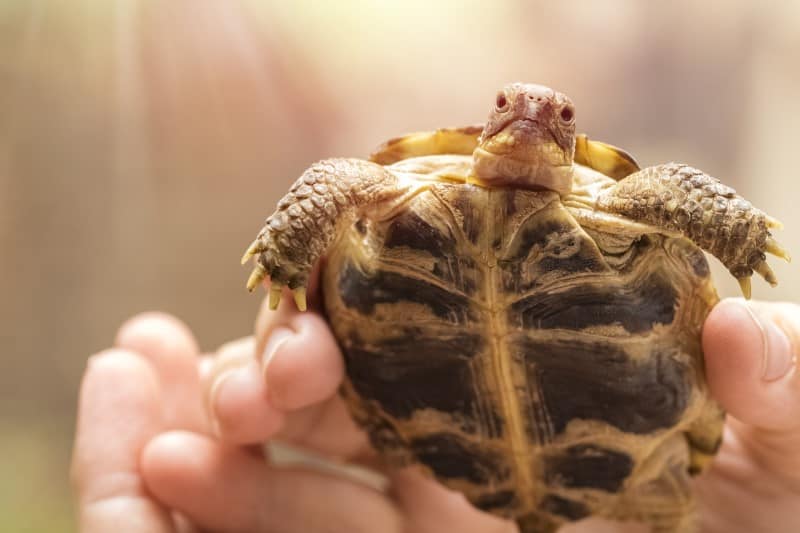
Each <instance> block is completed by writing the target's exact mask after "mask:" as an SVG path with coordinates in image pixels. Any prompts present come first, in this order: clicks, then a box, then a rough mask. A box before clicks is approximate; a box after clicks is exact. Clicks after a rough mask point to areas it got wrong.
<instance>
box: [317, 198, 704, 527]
mask: <svg viewBox="0 0 800 533" xmlns="http://www.w3.org/2000/svg"><path fill="white" fill-rule="evenodd" d="M366 231H367V233H368V234H367V235H362V234H359V232H358V231H355V230H354V231H352V232H351V233H350V234H349V235H348V236H346V237H345V238H344V239H343V240H342V241H341V244H340V246H338V247H337V248H336V249H335V250H334V252H333V253H332V254H331V255H330V257H329V258H328V267H327V270H326V271H325V273H324V275H325V279H324V284H325V299H326V300H325V301H326V310H327V312H328V315H329V318H330V320H331V324H332V325H333V327H334V330H335V333H336V335H337V338H338V339H340V341H341V344H342V348H343V352H344V355H345V361H346V365H347V373H348V376H349V380H350V381H349V384H348V387H350V389H349V390H351V391H352V392H353V393H354V394H352V395H349V396H350V397H348V402H349V404H350V406H351V408H352V409H353V411H354V412H355V413H357V418H359V415H358V413H360V419H361V420H362V422H363V421H364V420H367V422H368V423H366V427H368V428H370V427H373V428H379V431H380V435H374V434H373V435H372V440H373V443H374V444H376V445H377V446H378V447H379V448H380V449H383V450H388V449H391V450H392V454H391V456H392V457H395V458H398V457H399V459H397V462H399V463H403V462H419V463H420V464H422V465H423V466H424V467H425V468H427V470H428V471H429V472H430V473H431V474H432V475H434V476H436V477H437V478H438V479H439V480H440V481H442V482H443V483H445V484H446V485H448V486H450V487H452V488H454V489H457V490H460V491H462V492H464V493H465V495H466V496H467V497H468V498H469V499H470V501H471V502H472V503H473V504H474V505H476V506H477V507H479V508H481V509H484V510H487V511H490V512H493V513H495V514H498V515H501V516H507V517H521V516H525V517H528V518H526V520H533V521H534V522H536V521H540V520H541V521H542V522H541V523H562V522H564V521H570V520H577V519H580V518H583V517H585V516H588V515H589V514H593V513H598V512H599V513H603V512H605V513H610V512H611V511H610V510H609V509H612V508H614V505H616V504H615V502H616V501H617V499H615V498H619V497H622V495H624V494H626V493H627V492H629V491H630V492H635V491H636V488H637V484H638V483H640V482H639V481H638V479H637V477H636V466H637V465H638V464H639V463H640V462H641V461H643V460H645V459H646V457H642V456H641V449H642V442H644V441H643V439H654V440H659V441H662V440H664V441H665V440H666V439H668V438H669V437H670V436H671V435H674V434H675V432H678V431H686V430H687V426H688V425H689V423H690V422H691V420H684V418H686V413H688V412H690V407H692V406H693V405H695V403H693V402H699V401H701V400H702V398H700V395H698V394H695V393H694V391H696V390H697V386H698V385H697V380H698V379H699V372H701V370H698V367H699V361H700V357H701V356H700V353H699V345H693V344H692V343H691V342H690V341H688V340H687V339H696V338H698V337H699V330H698V326H697V323H698V316H701V317H702V316H704V313H706V312H707V311H708V309H707V307H708V305H710V304H711V303H713V302H710V301H708V302H705V301H703V300H702V299H701V298H695V299H694V300H692V302H693V303H692V304H691V305H687V304H684V303H683V300H682V295H688V294H695V293H697V292H698V291H701V290H702V289H703V287H710V281H709V279H708V267H707V265H706V263H705V259H704V257H703V255H702V253H701V252H699V251H698V250H697V249H696V248H694V247H692V246H686V245H683V244H681V245H680V246H672V245H670V244H669V243H670V242H673V241H670V240H669V239H667V238H665V237H660V236H658V235H654V236H650V237H648V238H644V239H640V240H638V241H636V242H635V243H633V244H632V246H634V247H635V249H633V250H632V253H631V254H630V257H629V258H628V259H627V260H626V261H625V262H624V263H623V264H620V263H619V262H612V261H607V260H606V255H605V254H604V252H603V250H601V249H600V248H599V247H598V245H597V244H596V242H595V240H594V239H593V238H592V237H591V236H590V235H589V234H588V233H587V232H586V231H585V230H584V229H583V228H581V227H580V226H579V225H578V224H577V222H575V219H574V218H573V217H572V216H571V215H570V213H569V211H568V210H567V209H566V208H564V207H563V206H562V205H561V204H560V202H559V201H558V197H557V196H556V195H554V194H548V193H542V192H539V193H534V192H526V191H508V190H486V189H479V188H475V187H471V186H463V185H461V186H459V185H448V184H437V185H436V186H434V187H433V188H432V189H431V190H430V191H428V192H426V193H423V194H421V195H419V196H417V197H416V198H414V199H413V200H412V201H411V202H410V204H409V206H408V209H407V210H404V211H401V212H400V213H399V214H398V215H397V216H396V217H395V218H393V219H392V220H388V221H384V222H381V223H377V222H373V223H371V224H369V225H368V226H367V227H366ZM365 243H369V244H368V245H367V244H365ZM612 264H614V265H616V266H614V267H612V266H611V265H612ZM712 293H713V291H712ZM704 306H705V307H704ZM693 328H694V329H693ZM697 410H698V409H694V411H697ZM694 411H692V412H694ZM676 426H680V427H679V428H678V427H676ZM387 428H391V430H388V429H387ZM598 428H605V429H604V430H603V434H604V435H607V437H606V438H605V440H604V441H603V442H599V441H597V442H595V440H588V441H587V439H586V436H585V435H586V431H594V432H597V431H598ZM681 428H682V429H681ZM377 431H378V430H373V433H376V432H377ZM378 437H379V438H378ZM650 449H655V450H657V451H656V452H655V453H660V452H658V450H660V447H659V445H656V446H652V447H651V448H650ZM398 450H400V453H399V455H398ZM686 455H687V457H686V458H684V459H685V460H686V461H687V465H686V467H687V468H688V454H686Z"/></svg>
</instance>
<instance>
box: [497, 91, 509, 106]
mask: <svg viewBox="0 0 800 533" xmlns="http://www.w3.org/2000/svg"><path fill="white" fill-rule="evenodd" d="M496 104H497V109H503V108H505V107H506V105H508V100H506V95H504V94H502V93H500V94H498V95H497V102H496Z"/></svg>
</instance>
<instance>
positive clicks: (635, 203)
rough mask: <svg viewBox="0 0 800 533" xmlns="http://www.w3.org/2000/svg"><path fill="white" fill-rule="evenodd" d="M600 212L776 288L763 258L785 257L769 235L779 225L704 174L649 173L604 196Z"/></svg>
mask: <svg viewBox="0 0 800 533" xmlns="http://www.w3.org/2000/svg"><path fill="white" fill-rule="evenodd" d="M597 207H598V208H599V209H601V210H604V211H608V212H610V213H615V214H620V215H624V216H626V217H628V218H630V219H632V220H635V221H637V222H646V223H648V224H652V225H653V226H656V227H658V228H663V229H664V230H667V231H673V232H677V233H680V234H681V235H683V236H685V237H687V238H689V239H690V240H692V241H693V242H694V243H695V244H697V245H698V246H700V247H701V248H702V249H704V250H705V251H707V252H709V253H711V254H713V255H714V256H715V257H717V259H719V260H720V261H722V263H723V264H724V265H725V266H726V267H727V268H728V270H729V271H730V273H731V274H733V276H734V277H736V278H737V279H738V280H740V281H741V280H746V279H748V278H750V276H751V275H752V274H753V271H756V272H758V273H759V274H761V275H762V276H763V277H764V279H766V281H767V282H768V283H770V284H771V285H775V284H776V283H777V279H776V278H775V276H774V274H773V273H772V271H771V270H770V268H769V267H768V266H767V263H766V255H765V252H767V251H773V253H775V252H777V253H778V254H779V255H781V254H782V255H784V256H785V252H782V250H780V247H779V246H777V243H776V242H775V241H774V239H772V235H771V234H770V232H769V228H770V227H771V226H774V225H776V223H775V222H774V221H772V219H769V218H768V217H767V216H766V215H765V214H764V213H763V212H761V211H760V210H758V209H756V208H754V207H753V206H752V204H750V202H748V201H747V200H745V199H744V198H742V197H741V196H739V195H737V194H736V191H734V190H733V189H732V188H730V187H728V186H726V185H723V184H722V183H720V181H719V180H718V179H716V178H713V177H711V176H709V175H708V174H705V173H703V172H702V171H700V170H697V169H695V168H692V167H690V166H688V165H681V164H677V163H669V164H666V165H658V166H654V167H650V168H646V169H644V170H641V171H639V172H636V173H634V174H631V175H630V176H628V177H626V178H624V179H623V180H621V181H620V182H619V183H618V184H617V185H616V186H615V187H612V188H611V189H609V190H608V191H606V192H605V193H603V194H602V195H601V196H600V197H599V198H598V199H597ZM743 290H745V288H744V287H743ZM745 292H748V291H747V290H745ZM746 296H748V297H749V294H746Z"/></svg>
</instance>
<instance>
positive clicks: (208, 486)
mask: <svg viewBox="0 0 800 533" xmlns="http://www.w3.org/2000/svg"><path fill="white" fill-rule="evenodd" d="M142 467H143V472H144V475H145V479H146V481H147V486H148V488H149V489H150V490H151V491H152V492H153V494H155V495H156V496H157V497H158V498H159V499H160V500H161V501H164V502H166V503H167V504H168V505H170V506H171V507H174V508H175V509H178V510H180V511H181V512H182V513H183V514H185V515H186V516H187V517H189V519H190V520H191V521H192V522H193V523H196V524H197V525H198V526H199V527H200V528H201V529H204V528H205V529H211V530H214V531H253V532H257V531H269V532H271V533H272V532H275V533H279V532H294V531H315V532H317V531H318V532H340V531H348V532H356V533H357V532H359V531H364V532H371V533H372V532H374V533H383V532H386V533H389V532H392V533H393V532H399V531H401V529H402V524H401V518H400V515H399V513H398V512H397V509H396V508H395V507H394V506H393V505H392V504H391V502H390V501H389V500H388V499H387V498H386V497H385V496H384V495H382V494H381V493H379V492H377V491H375V490H372V489H370V488H367V487H366V486H362V485H360V484H358V483H352V482H348V481H345V480H343V479H339V478H337V477H335V476H331V475H328V474H322V473H319V472H313V471H310V470H299V469H277V468H274V467H270V466H269V465H267V464H266V462H265V461H264V460H263V459H262V458H259V457H254V456H253V455H252V454H250V453H247V452H246V451H244V450H242V449H241V448H235V447H226V446H222V445H220V444H219V443H218V442H215V441H213V440H211V439H209V438H206V437H203V436H201V435H198V434H192V433H187V432H172V433H168V434H163V435H161V436H159V437H158V438H156V439H154V440H153V442H151V443H150V444H149V445H148V446H147V449H146V450H145V453H144V456H143V461H142Z"/></svg>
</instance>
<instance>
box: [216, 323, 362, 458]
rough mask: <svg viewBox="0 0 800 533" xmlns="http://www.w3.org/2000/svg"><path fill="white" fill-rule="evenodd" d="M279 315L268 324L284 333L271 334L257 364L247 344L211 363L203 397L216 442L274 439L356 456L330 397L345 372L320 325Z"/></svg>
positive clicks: (354, 436)
mask: <svg viewBox="0 0 800 533" xmlns="http://www.w3.org/2000/svg"><path fill="white" fill-rule="evenodd" d="M281 312H283V313H286V311H284V310H281V311H279V312H278V313H276V315H277V316H276V317H275V320H276V321H282V322H283V323H284V324H286V325H287V326H288V327H287V326H280V327H278V328H277V329H272V338H271V339H269V341H268V342H267V343H266V344H267V346H266V349H265V350H264V351H265V352H266V353H264V354H262V356H261V357H260V358H259V359H260V360H261V361H264V362H263V363H260V364H253V361H254V360H255V359H256V358H255V357H254V354H253V352H252V346H253V345H252V341H247V342H245V341H242V342H238V343H233V344H229V345H227V346H226V347H225V348H224V349H222V350H221V351H220V354H219V355H218V359H219V361H220V362H219V364H217V365H215V366H216V368H217V370H216V372H213V371H212V379H211V380H210V381H211V383H210V384H209V385H208V389H209V390H210V392H209V395H210V397H211V399H210V401H209V403H210V411H211V412H212V413H213V416H214V418H215V420H216V421H217V422H216V424H217V426H218V428H219V431H220V435H221V436H222V437H223V438H225V439H226V440H229V441H231V442H236V443H239V444H249V443H255V442H262V441H264V440H267V439H269V438H272V437H274V436H280V437H284V438H287V439H288V441H290V442H293V443H296V444H300V445H305V446H310V447H311V448H312V449H314V450H316V451H320V452H324V453H332V454H335V455H337V456H341V455H349V454H350V453H356V452H357V451H363V450H364V449H365V448H366V439H365V437H364V436H363V433H361V432H360V431H359V430H358V429H357V428H356V426H355V424H354V423H353V422H352V420H351V419H350V417H349V415H348V414H347V411H346V409H345V407H344V405H343V403H342V402H341V400H340V399H339V398H338V397H337V396H336V391H337V389H338V387H339V384H340V383H341V380H342V376H343V372H344V370H343V366H342V361H341V355H340V353H339V350H338V347H337V345H336V342H335V341H334V339H333V337H332V335H331V333H330V331H329V329H328V327H327V325H326V324H325V322H324V320H322V319H321V318H320V317H319V316H318V315H315V314H312V313H304V314H299V313H287V314H285V315H284V316H280V314H279V313H281ZM237 365H238V368H237ZM264 371H266V374H265V375H264V374H262V373H263V372H264ZM283 413H285V414H287V415H288V421H287V422H286V424H284V420H283V419H284V417H283V416H282V414H283ZM278 430H281V431H280V432H279V431H278Z"/></svg>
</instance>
